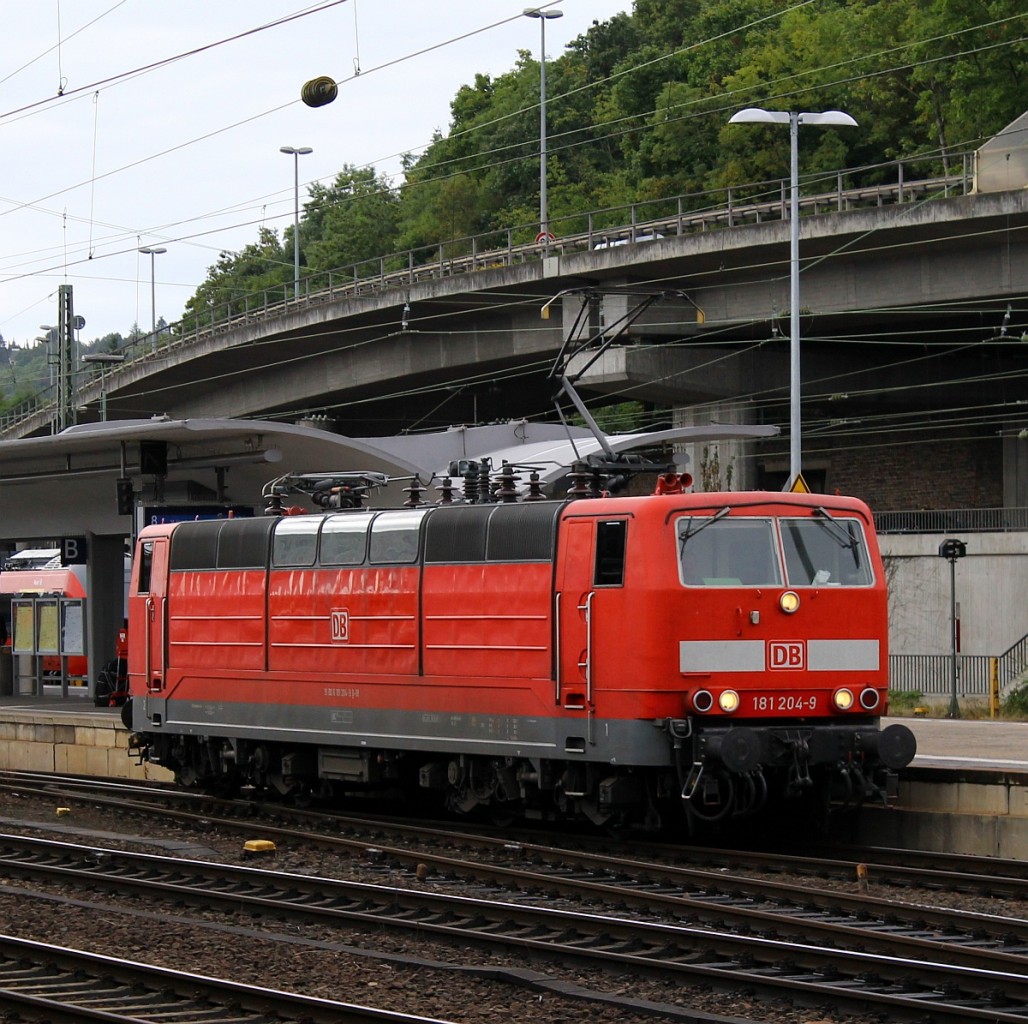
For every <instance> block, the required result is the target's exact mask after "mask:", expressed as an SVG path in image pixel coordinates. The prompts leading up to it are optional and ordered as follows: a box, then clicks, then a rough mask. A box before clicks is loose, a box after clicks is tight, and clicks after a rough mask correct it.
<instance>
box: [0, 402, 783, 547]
mask: <svg viewBox="0 0 1028 1024" xmlns="http://www.w3.org/2000/svg"><path fill="white" fill-rule="evenodd" d="M775 433H777V428H775V427H761V426H743V425H738V424H722V425H718V424H714V425H710V426H704V427H681V428H675V429H671V430H662V431H655V432H649V433H635V434H612V435H607V437H606V442H607V444H608V446H609V447H610V449H611V450H613V451H615V452H623V451H629V450H635V449H641V448H648V449H653V448H655V447H658V446H663V447H664V448H665V450H666V452H667V453H668V461H672V457H673V454H674V453H673V450H672V446H673V445H674V444H680V443H685V442H690V441H700V442H704V441H716V440H724V439H729V438H751V437H765V436H769V435H772V434H775ZM154 443H156V444H157V446H158V450H159V451H160V450H163V451H165V452H166V460H167V473H166V475H164V476H163V478H159V477H157V476H155V474H154V472H153V469H154V467H153V465H152V463H150V462H149V459H148V458H147V457H146V455H147V453H148V446H151V445H153V444H154ZM165 446H166V447H165ZM600 447H601V446H600V443H599V441H598V440H597V439H596V438H594V437H593V435H592V434H591V433H590V432H589V431H588V430H585V429H584V428H580V427H569V426H566V425H564V424H558V423H530V422H529V421H527V420H512V421H509V422H505V423H497V424H489V425H486V426H476V427H465V426H457V427H451V428H449V429H447V430H443V431H436V432H434V433H424V434H406V435H401V436H396V437H378V438H353V437H344V436H341V435H339V434H334V433H331V432H330V431H325V430H319V429H316V428H313V427H306V426H296V425H292V424H287V423H275V422H272V421H269V420H231V419H188V420H171V419H167V418H161V417H158V418H154V419H150V420H129V421H126V420H119V421H116V422H108V423H96V424H89V425H81V426H76V427H71V428H69V429H68V430H65V431H63V432H62V433H60V434H57V435H54V436H49V437H36V438H27V439H24V440H18V441H3V442H0V541H20V542H23V543H27V542H31V541H33V540H37V539H47V540H56V539H59V538H62V537H68V536H80V535H85V534H87V533H93V534H97V535H108V536H110V535H119V534H120V535H127V534H130V533H131V532H132V524H131V520H130V517H129V516H126V515H119V514H118V502H117V481H118V479H119V478H128V479H130V480H131V481H132V485H133V490H134V493H135V495H136V497H137V499H139V500H140V501H141V502H142V503H143V504H144V505H161V504H164V505H172V506H194V505H226V504H227V505H233V504H234V505H242V506H248V507H250V508H252V509H254V510H255V511H256V512H257V513H258V514H259V513H260V512H261V511H262V509H263V507H264V499H263V497H262V494H263V493H264V489H265V487H266V486H267V485H268V484H269V483H270V482H271V481H272V480H274V479H276V478H278V477H280V476H283V475H285V474H288V473H326V474H327V473H335V472H362V471H364V472H373V473H381V474H385V475H386V476H387V477H389V478H390V483H389V485H388V486H387V487H385V488H383V489H382V490H380V491H378V492H375V493H374V494H372V496H371V499H370V503H371V504H372V505H399V504H402V502H403V501H404V499H405V498H406V494H405V493H404V488H406V487H407V486H409V483H410V481H411V479H412V478H413V477H414V476H415V475H417V476H419V477H420V478H421V480H422V482H423V483H425V484H426V485H428V488H429V489H428V493H427V494H426V498H427V499H428V500H433V499H434V498H435V497H436V492H435V490H434V483H437V482H438V478H439V477H441V476H444V475H446V473H447V471H448V469H449V467H450V464H451V463H452V462H454V461H459V460H461V459H475V460H481V459H483V458H488V459H490V461H491V462H492V465H493V467H494V469H499V467H500V466H501V464H502V463H503V462H504V461H506V462H509V463H511V464H513V465H517V466H532V467H538V468H539V470H540V475H541V477H542V482H543V485H544V486H546V487H548V488H556V490H555V493H560V490H559V485H560V481H561V480H562V479H563V477H564V476H565V475H566V473H567V469H568V467H570V466H571V465H572V463H574V462H575V461H577V460H579V459H582V458H584V457H586V456H588V455H590V454H594V453H596V452H598V451H599V450H600ZM150 451H151V452H152V449H150ZM433 481H434V482H433ZM297 503H298V504H301V505H303V504H304V501H303V499H302V498H300V499H298V501H297ZM306 507H310V505H309V502H307V503H306Z"/></svg>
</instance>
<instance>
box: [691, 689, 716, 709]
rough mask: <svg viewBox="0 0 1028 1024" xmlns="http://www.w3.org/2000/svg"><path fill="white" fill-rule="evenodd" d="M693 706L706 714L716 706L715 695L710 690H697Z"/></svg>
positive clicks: (693, 698)
mask: <svg viewBox="0 0 1028 1024" xmlns="http://www.w3.org/2000/svg"><path fill="white" fill-rule="evenodd" d="M692 706H693V707H694V708H695V709H696V710H697V711H699V712H700V714H706V713H707V712H708V711H709V710H710V709H711V708H712V707H713V706H714V695H713V694H712V693H711V692H710V690H697V691H696V692H695V693H694V694H693V695H692Z"/></svg>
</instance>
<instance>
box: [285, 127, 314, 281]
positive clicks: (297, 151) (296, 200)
mask: <svg viewBox="0 0 1028 1024" xmlns="http://www.w3.org/2000/svg"><path fill="white" fill-rule="evenodd" d="M278 151H279V152H280V153H286V154H287V155H289V156H291V157H292V158H293V298H294V299H299V297H300V157H302V156H307V154H308V153H313V152H314V150H313V149H311V147H310V146H299V147H297V146H279V147H278Z"/></svg>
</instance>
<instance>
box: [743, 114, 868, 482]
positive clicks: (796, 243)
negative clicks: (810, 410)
mask: <svg viewBox="0 0 1028 1024" xmlns="http://www.w3.org/2000/svg"><path fill="white" fill-rule="evenodd" d="M728 123H729V124H744V123H753V124H787V125H788V126H789V185H790V192H789V482H788V483H787V484H786V485H785V489H786V490H790V489H791V488H792V487H794V486H795V484H796V481H797V480H798V479H799V477H800V473H801V471H802V466H801V459H800V175H799V136H800V131H799V126H800V125H801V124H813V125H821V126H831V125H846V126H847V127H850V128H855V127H856V126H857V122H856V121H855V120H854V119H853V118H852V117H850V115H849V114H846V113H844V112H843V111H841V110H826V111H824V112H823V113H819V114H818V113H811V112H810V111H796V110H764V109H763V108H761V107H747V108H746V109H745V110H740V111H739V112H738V113H735V114H733V115H732V116H731V117H730V118H729V119H728Z"/></svg>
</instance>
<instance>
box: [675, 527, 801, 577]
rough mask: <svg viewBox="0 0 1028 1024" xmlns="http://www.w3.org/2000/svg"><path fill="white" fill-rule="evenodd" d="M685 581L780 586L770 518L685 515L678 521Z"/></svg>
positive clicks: (679, 552)
mask: <svg viewBox="0 0 1028 1024" xmlns="http://www.w3.org/2000/svg"><path fill="white" fill-rule="evenodd" d="M677 535H678V565H679V572H680V576H681V580H682V582H683V583H684V584H686V585H687V586H692V587H738V586H758V587H759V586H776V585H777V584H779V583H781V579H782V574H781V570H780V568H779V564H778V557H777V554H776V546H775V537H774V532H773V530H772V528H771V521H770V520H769V519H743V518H734V517H733V518H730V519H729V518H727V517H726V518H720V519H715V518H714V517H713V516H710V517H707V518H702V517H699V516H683V517H682V518H681V519H679V520H678V523H677Z"/></svg>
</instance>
